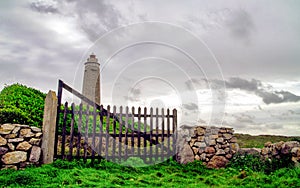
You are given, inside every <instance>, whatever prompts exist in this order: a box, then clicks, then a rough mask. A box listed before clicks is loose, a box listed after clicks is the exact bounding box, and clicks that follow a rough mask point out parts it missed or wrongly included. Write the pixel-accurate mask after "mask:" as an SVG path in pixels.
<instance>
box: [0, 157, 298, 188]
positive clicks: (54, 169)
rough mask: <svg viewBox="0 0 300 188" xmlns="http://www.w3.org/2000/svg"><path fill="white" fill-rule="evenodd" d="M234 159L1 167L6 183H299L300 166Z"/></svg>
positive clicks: (0, 175)
mask: <svg viewBox="0 0 300 188" xmlns="http://www.w3.org/2000/svg"><path fill="white" fill-rule="evenodd" d="M253 160H254V159H251V158H249V159H247V160H246V161H247V163H244V164H240V162H239V163H238V162H232V164H231V166H230V165H229V167H227V168H225V169H219V170H216V169H207V168H206V167H204V166H203V165H202V163H201V162H199V161H196V162H193V163H189V164H187V165H180V164H178V163H176V162H175V161H172V160H171V161H168V162H164V163H161V164H157V165H154V166H147V167H142V168H133V167H128V166H122V165H119V164H115V163H111V162H106V161H104V160H102V161H101V162H100V163H99V164H91V163H83V162H81V161H72V162H67V161H62V160H57V161H55V162H54V163H53V164H49V165H43V166H42V167H38V168H33V167H32V168H27V169H25V170H20V171H14V170H2V171H0V186H2V187H25V186H26V187H61V186H63V187H158V186H160V187H299V186H300V180H299V178H300V168H280V169H276V170H275V169H274V170H273V171H270V172H269V173H268V174H266V173H265V172H264V169H263V168H261V169H257V168H254V169H253V168H252V166H251V165H252V164H253V163H256V159H255V160H254V161H253Z"/></svg>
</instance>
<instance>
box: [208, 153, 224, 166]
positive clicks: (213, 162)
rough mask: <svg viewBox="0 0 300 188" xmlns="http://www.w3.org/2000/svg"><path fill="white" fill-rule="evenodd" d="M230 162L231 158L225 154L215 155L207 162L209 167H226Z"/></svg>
mask: <svg viewBox="0 0 300 188" xmlns="http://www.w3.org/2000/svg"><path fill="white" fill-rule="evenodd" d="M228 162H229V160H228V159H226V157H224V156H214V157H213V158H211V159H210V161H209V162H208V163H207V167H208V168H224V167H225V166H226V165H227V163H228Z"/></svg>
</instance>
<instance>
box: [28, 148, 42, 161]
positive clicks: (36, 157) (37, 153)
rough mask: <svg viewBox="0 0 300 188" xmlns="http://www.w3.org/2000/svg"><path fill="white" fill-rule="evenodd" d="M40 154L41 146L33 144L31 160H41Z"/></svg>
mask: <svg viewBox="0 0 300 188" xmlns="http://www.w3.org/2000/svg"><path fill="white" fill-rule="evenodd" d="M40 156H41V148H40V147H37V146H33V147H32V150H31V153H30V157H29V161H30V162H33V163H36V162H39V160H40Z"/></svg>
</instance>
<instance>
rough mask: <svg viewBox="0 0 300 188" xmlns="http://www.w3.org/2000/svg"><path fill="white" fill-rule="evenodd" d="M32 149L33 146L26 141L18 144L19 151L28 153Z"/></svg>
mask: <svg viewBox="0 0 300 188" xmlns="http://www.w3.org/2000/svg"><path fill="white" fill-rule="evenodd" d="M31 147H32V145H31V144H29V143H28V142H26V141H25V142H21V143H19V144H18V146H17V150H22V151H27V150H29V149H30V148H31Z"/></svg>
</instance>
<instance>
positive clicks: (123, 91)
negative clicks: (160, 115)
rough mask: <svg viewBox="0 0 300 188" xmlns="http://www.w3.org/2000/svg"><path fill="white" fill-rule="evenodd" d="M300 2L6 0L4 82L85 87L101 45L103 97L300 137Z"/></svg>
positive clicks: (1, 35) (185, 118)
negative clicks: (86, 67) (87, 66)
mask: <svg viewBox="0 0 300 188" xmlns="http://www.w3.org/2000/svg"><path fill="white" fill-rule="evenodd" d="M299 8H300V3H299V2H298V1H296V0H265V1H254V0H253V1H242V0H227V1H221V0H219V1H218V0H213V1H212V0H209V1H208V0H207V1H196V0H194V1H174V0H173V1H163V2H162V1H158V0H157V1H156V0H154V1H121V0H110V1H108V0H107V1H100V0H90V1H85V0H77V1H75V0H60V1H59V0H24V1H18V0H2V1H0V9H1V10H0V65H1V69H0V89H2V88H3V87H4V86H5V85H9V84H12V83H16V82H18V83H21V84H25V85H27V86H30V87H34V88H37V89H39V90H41V91H43V92H45V93H46V92H47V91H48V90H55V91H56V90H57V81H58V79H61V80H63V81H65V82H66V83H68V84H69V85H72V86H73V87H74V88H76V89H77V90H79V91H81V87H82V86H81V84H82V75H83V64H84V62H85V60H86V58H87V57H88V55H89V54H90V53H92V52H93V53H95V54H96V55H97V57H98V59H99V61H100V64H101V76H102V77H101V84H102V85H101V87H102V91H101V92H102V101H103V103H104V104H116V105H120V104H123V105H135V106H154V107H157V106H158V107H170V108H174V107H175V108H177V109H178V110H179V114H180V117H181V118H180V124H186V125H196V124H202V125H217V126H220V124H221V123H222V124H223V125H224V126H230V127H234V129H235V131H236V132H240V133H249V134H280V135H294V136H300V74H299V72H300V62H299V61H300V53H299V52H300V37H299V33H300V12H299ZM65 98H66V99H68V100H69V99H70V98H72V97H71V96H66V97H65ZM72 100H73V99H72ZM74 100H75V99H74Z"/></svg>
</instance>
